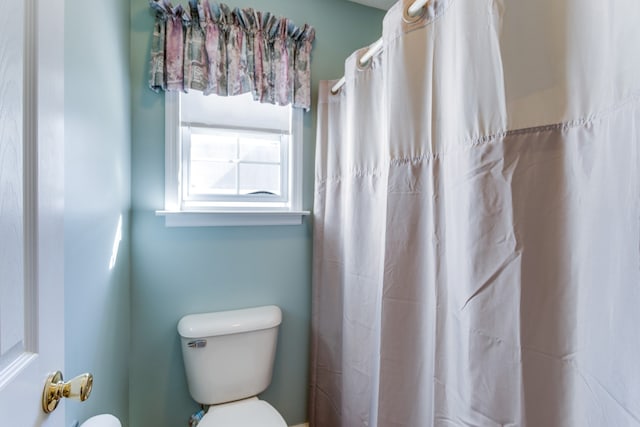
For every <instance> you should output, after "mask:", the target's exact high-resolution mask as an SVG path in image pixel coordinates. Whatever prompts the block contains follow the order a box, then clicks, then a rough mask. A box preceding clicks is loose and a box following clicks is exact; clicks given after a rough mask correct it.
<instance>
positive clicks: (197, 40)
mask: <svg viewBox="0 0 640 427" xmlns="http://www.w3.org/2000/svg"><path fill="white" fill-rule="evenodd" d="M150 4H151V7H152V8H153V9H154V10H155V12H156V21H155V27H154V32H153V45H152V48H151V78H150V82H149V86H150V87H151V89H153V90H155V91H160V90H165V91H184V92H187V91H189V90H190V89H194V90H199V91H202V92H203V93H204V94H205V95H209V94H216V95H222V96H229V95H239V94H242V93H246V92H251V93H252V94H253V98H254V99H255V100H256V101H260V102H265V103H271V104H277V105H288V104H293V106H294V107H299V108H304V109H306V110H308V109H309V107H310V105H311V88H310V86H311V67H310V59H311V47H312V42H313V39H314V38H315V30H314V29H313V27H310V26H308V25H306V24H305V25H304V26H303V27H298V26H296V25H295V24H294V23H293V22H291V21H290V20H289V19H287V18H279V17H276V16H274V15H272V14H270V13H269V12H259V11H256V10H254V9H238V8H236V9H233V10H232V9H230V8H229V7H228V6H227V5H225V4H217V3H213V2H212V3H209V2H208V1H207V0H189V6H188V8H189V11H188V12H187V11H186V10H185V9H184V8H183V7H182V6H181V5H178V6H176V7H173V6H172V5H171V3H170V2H169V1H168V0H151V1H150Z"/></svg>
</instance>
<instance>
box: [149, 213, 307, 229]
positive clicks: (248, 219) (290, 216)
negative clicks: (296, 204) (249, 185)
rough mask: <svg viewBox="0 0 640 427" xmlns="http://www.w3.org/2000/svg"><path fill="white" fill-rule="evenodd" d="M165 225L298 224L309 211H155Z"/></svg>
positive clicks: (234, 225)
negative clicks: (162, 218)
mask: <svg viewBox="0 0 640 427" xmlns="http://www.w3.org/2000/svg"><path fill="white" fill-rule="evenodd" d="M156 215H157V216H163V217H164V224H165V226H167V227H236V226H257V225H300V224H302V218H303V217H305V216H307V215H310V212H309V211H296V212H291V211H282V212H279V211H251V212H249V211H216V212H213V211H156Z"/></svg>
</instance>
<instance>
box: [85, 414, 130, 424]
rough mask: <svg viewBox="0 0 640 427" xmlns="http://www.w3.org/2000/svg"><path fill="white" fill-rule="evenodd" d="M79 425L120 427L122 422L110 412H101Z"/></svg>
mask: <svg viewBox="0 0 640 427" xmlns="http://www.w3.org/2000/svg"><path fill="white" fill-rule="evenodd" d="M80 427H122V424H120V420H118V419H117V418H116V417H114V416H113V415H111V414H101V415H96V416H95V417H91V418H89V419H88V420H87V421H85V422H83V423H82V424H81V425H80Z"/></svg>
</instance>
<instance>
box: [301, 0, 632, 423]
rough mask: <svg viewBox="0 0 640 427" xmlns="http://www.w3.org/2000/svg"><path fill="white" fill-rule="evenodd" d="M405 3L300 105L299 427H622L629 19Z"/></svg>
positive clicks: (614, 10) (627, 301) (627, 374)
mask: <svg viewBox="0 0 640 427" xmlns="http://www.w3.org/2000/svg"><path fill="white" fill-rule="evenodd" d="M411 3H412V1H411V0H404V1H401V2H399V3H397V4H396V5H394V6H393V7H392V8H391V10H390V11H389V13H388V14H387V16H386V17H385V21H384V25H383V28H384V30H383V40H384V47H383V52H382V54H381V55H380V56H378V57H376V58H374V59H373V61H372V63H371V64H370V65H369V66H366V67H363V68H362V69H361V68H359V67H358V66H357V58H358V57H359V56H360V55H361V54H362V52H356V53H355V54H354V55H352V56H351V57H350V58H349V59H348V60H347V63H346V73H345V77H346V85H345V87H344V88H343V89H342V91H341V92H340V93H339V94H337V95H334V94H331V93H330V87H331V85H332V83H333V82H323V84H322V85H321V88H320V96H319V111H318V117H319V118H318V139H317V159H316V194H315V207H314V273H313V280H314V283H313V298H314V299H313V343H312V344H313V345H312V370H311V395H310V420H311V426H312V427H359V426H372V427H373V426H378V427H387V426H389V427H392V426H393V427H396V426H412V427H431V426H443V427H444V426H447V427H449V426H480V427H484V426H487V427H489V426H528V427H556V426H557V427H563V426H567V427H625V426H640V170H639V167H640V147H639V145H640V50H639V49H640V2H638V0H611V1H601V0H599V1H596V0H538V1H535V2H534V1H530V0H527V1H525V0H509V1H506V0H504V1H503V0H432V1H431V2H429V4H428V6H427V9H426V13H425V14H424V16H422V17H421V18H419V19H417V20H414V21H412V20H411V19H404V18H403V13H404V11H405V10H406V8H407V7H408V6H409V5H410V4H411Z"/></svg>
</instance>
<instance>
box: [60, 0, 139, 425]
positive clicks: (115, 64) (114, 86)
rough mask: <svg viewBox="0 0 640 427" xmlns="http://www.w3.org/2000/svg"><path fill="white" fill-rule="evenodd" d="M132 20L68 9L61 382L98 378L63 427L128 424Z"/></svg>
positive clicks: (88, 8) (121, 3)
mask: <svg viewBox="0 0 640 427" xmlns="http://www.w3.org/2000/svg"><path fill="white" fill-rule="evenodd" d="M129 17H130V15H129V2H128V1H126V0H111V1H97V0H89V1H87V0H66V2H65V46H64V47H65V110H64V113H65V221H64V226H65V230H64V256H65V265H64V266H65V307H66V310H65V335H66V341H65V370H64V375H65V378H67V379H69V378H71V377H72V376H75V375H77V374H80V373H82V372H92V373H93V374H94V377H95V380H94V381H95V382H94V388H93V392H92V395H91V397H90V399H89V400H88V401H86V402H84V403H78V402H76V401H66V402H65V403H64V404H65V406H66V416H67V425H71V424H72V423H73V421H75V420H78V421H84V420H85V419H86V418H88V417H90V416H92V415H95V414H98V413H102V412H110V413H113V414H115V415H117V416H118V417H119V418H120V419H122V420H123V422H124V425H125V426H126V425H128V424H129V423H128V412H129V394H128V381H129V370H128V365H129V356H130V352H129V348H130V346H129V338H130V330H131V322H130V311H131V310H130V303H129V301H130V254H129V246H130V233H129V211H130V188H131V179H130V171H131V166H130V157H131V126H130V121H131V109H130V105H131V103H130V85H129V82H130V78H129V36H130V32H129V28H130V26H129ZM121 215H122V217H123V226H124V227H123V239H122V242H121V243H120V250H119V253H118V258H117V262H116V264H115V267H114V268H113V269H109V262H110V259H111V256H112V249H113V246H114V237H115V234H116V228H117V225H118V219H119V218H120V216H121Z"/></svg>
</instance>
